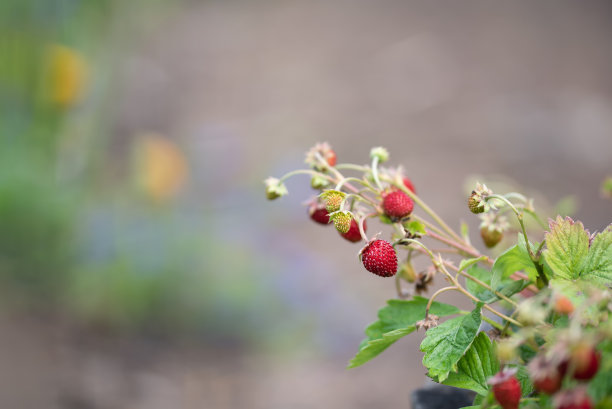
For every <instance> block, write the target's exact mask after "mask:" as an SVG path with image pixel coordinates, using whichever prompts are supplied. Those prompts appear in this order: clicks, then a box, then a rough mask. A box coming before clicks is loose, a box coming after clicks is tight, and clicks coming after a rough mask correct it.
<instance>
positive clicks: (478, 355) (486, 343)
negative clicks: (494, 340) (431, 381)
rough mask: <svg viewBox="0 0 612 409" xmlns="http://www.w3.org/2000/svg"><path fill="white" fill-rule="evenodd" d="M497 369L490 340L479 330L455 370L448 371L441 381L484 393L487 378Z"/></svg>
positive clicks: (497, 363) (497, 364)
mask: <svg viewBox="0 0 612 409" xmlns="http://www.w3.org/2000/svg"><path fill="white" fill-rule="evenodd" d="M497 371H499V362H498V361H497V357H496V356H495V350H494V348H493V345H492V344H491V340H489V337H488V336H487V335H486V334H485V333H484V332H480V333H479V334H478V335H477V336H476V338H475V339H474V342H472V345H471V346H470V348H469V349H468V350H467V352H466V353H465V355H464V356H463V357H462V358H461V359H460V360H459V362H458V363H457V372H451V373H449V374H448V378H446V380H445V381H444V382H442V383H443V384H445V385H449V386H455V387H457V388H463V389H470V390H473V391H474V392H476V393H477V394H479V395H486V394H487V393H488V391H489V385H488V384H487V380H488V379H489V378H490V377H492V376H493V375H495V374H496V373H497Z"/></svg>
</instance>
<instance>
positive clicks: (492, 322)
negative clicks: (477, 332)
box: [481, 314, 508, 331]
mask: <svg viewBox="0 0 612 409" xmlns="http://www.w3.org/2000/svg"><path fill="white" fill-rule="evenodd" d="M481 316H482V319H483V320H484V321H486V322H488V323H489V324H490V325H491V326H492V327H495V328H497V329H498V330H500V331H503V329H504V327H503V325H501V324H500V323H499V322H497V321H495V320H492V319H491V318H489V317H487V316H486V315H484V314H481ZM506 322H508V321H506Z"/></svg>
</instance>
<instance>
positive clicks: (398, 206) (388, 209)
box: [382, 190, 414, 220]
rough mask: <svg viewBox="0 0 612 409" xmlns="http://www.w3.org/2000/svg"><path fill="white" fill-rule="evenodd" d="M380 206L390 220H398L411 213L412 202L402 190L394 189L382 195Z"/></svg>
mask: <svg viewBox="0 0 612 409" xmlns="http://www.w3.org/2000/svg"><path fill="white" fill-rule="evenodd" d="M382 208H383V211H384V212H385V215H387V216H388V217H389V218H390V219H391V220H400V219H403V218H404V217H406V216H408V215H409V214H410V213H412V209H413V208H414V202H413V201H412V199H411V198H410V197H408V195H407V194H405V193H404V192H401V191H399V190H394V191H392V192H389V193H387V194H385V195H384V196H383V201H382Z"/></svg>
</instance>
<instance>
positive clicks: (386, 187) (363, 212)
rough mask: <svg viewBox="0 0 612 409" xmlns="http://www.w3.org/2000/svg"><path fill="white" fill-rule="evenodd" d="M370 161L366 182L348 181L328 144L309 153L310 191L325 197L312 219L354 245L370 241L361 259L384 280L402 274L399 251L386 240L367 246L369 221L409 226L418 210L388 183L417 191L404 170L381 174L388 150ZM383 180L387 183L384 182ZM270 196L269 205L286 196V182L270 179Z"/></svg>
mask: <svg viewBox="0 0 612 409" xmlns="http://www.w3.org/2000/svg"><path fill="white" fill-rule="evenodd" d="M370 155H371V157H372V159H373V161H374V166H373V169H369V170H366V171H365V172H364V177H363V178H362V179H357V178H344V177H343V176H341V175H340V174H339V172H338V171H337V169H335V166H336V161H337V156H336V153H335V152H334V150H333V149H332V148H331V147H330V146H329V144H327V143H318V144H316V145H315V146H314V147H313V148H312V149H310V150H309V151H308V152H307V154H306V161H305V162H306V163H307V164H308V165H309V166H310V168H311V172H312V175H311V181H310V185H311V186H312V187H313V188H314V189H316V190H318V191H320V194H319V195H318V196H317V197H315V198H314V199H312V200H311V201H310V203H309V206H308V214H309V215H310V218H311V219H312V220H313V221H315V222H316V223H319V224H323V225H328V224H333V225H334V227H335V228H336V230H337V231H338V233H340V235H341V236H342V237H343V238H344V239H346V240H348V241H350V242H353V243H357V242H360V241H362V240H363V241H365V242H366V245H365V247H363V248H362V249H361V251H360V252H359V255H360V258H361V261H362V263H363V265H364V267H365V268H366V270H367V271H369V272H371V273H373V274H376V275H378V276H380V277H391V276H394V275H395V274H396V273H397V269H398V261H397V253H396V251H395V248H394V246H393V245H392V244H391V243H390V242H388V241H385V240H381V239H376V238H375V239H372V240H368V238H367V236H366V232H367V223H366V218H368V217H376V216H380V217H381V218H384V219H385V220H387V221H388V222H389V223H402V222H406V221H408V220H409V218H410V215H411V213H412V211H413V209H414V201H413V200H412V198H411V197H410V196H409V195H407V194H406V193H405V192H404V191H402V188H398V187H397V186H394V185H393V184H392V183H390V182H389V181H390V180H396V181H400V182H401V184H402V187H403V188H405V189H407V191H409V192H411V193H412V194H414V192H415V189H414V185H413V184H412V181H411V180H410V179H409V178H407V177H405V176H404V174H403V170H402V169H401V168H397V169H380V170H379V169H378V168H377V165H378V163H382V162H384V161H386V160H387V159H388V157H389V154H388V152H387V151H386V149H384V148H380V147H379V148H374V149H372V151H371V154H370ZM379 176H383V177H384V178H385V180H387V181H386V182H381V180H380V177H379ZM355 181H356V182H357V183H359V184H360V185H361V187H362V188H363V190H364V191H366V192H367V193H364V192H360V191H358V190H357V189H356V188H355V187H354V186H353V185H352V184H351V182H355ZM333 184H335V187H334V186H333ZM266 193H267V197H268V199H270V200H274V199H276V198H278V197H281V196H283V195H285V194H287V189H286V187H285V186H284V184H283V183H282V180H280V179H276V178H269V179H267V180H266ZM405 234H408V233H407V232H405Z"/></svg>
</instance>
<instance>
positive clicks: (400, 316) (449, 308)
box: [368, 296, 459, 336]
mask: <svg viewBox="0 0 612 409" xmlns="http://www.w3.org/2000/svg"><path fill="white" fill-rule="evenodd" d="M428 302H429V300H428V299H427V298H425V297H419V296H415V297H414V298H413V299H412V300H389V301H387V305H386V306H385V307H383V308H381V309H380V310H379V311H378V320H379V322H380V323H381V325H380V327H379V328H380V331H381V333H383V334H384V333H386V332H389V331H393V330H396V329H400V328H406V327H409V326H410V325H414V324H415V323H416V322H417V321H420V320H422V319H423V318H425V309H426V308H427V303H428ZM429 311H430V313H431V314H435V315H437V316H439V317H445V316H448V315H453V314H457V313H459V308H457V307H455V306H454V305H450V304H444V303H439V302H435V301H434V302H433V303H432V304H431V309H430V310H429ZM368 328H369V327H368ZM368 336H369V335H368Z"/></svg>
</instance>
